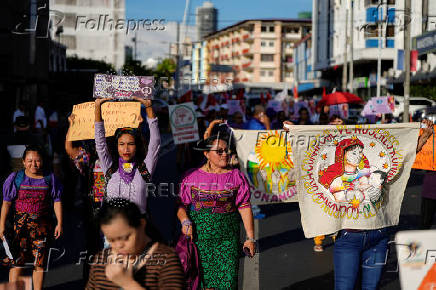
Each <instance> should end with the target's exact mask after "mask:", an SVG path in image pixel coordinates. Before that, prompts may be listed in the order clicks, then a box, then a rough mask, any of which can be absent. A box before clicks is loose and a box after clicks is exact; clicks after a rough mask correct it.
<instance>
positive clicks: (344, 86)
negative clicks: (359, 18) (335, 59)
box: [342, 4, 348, 91]
mask: <svg viewBox="0 0 436 290" xmlns="http://www.w3.org/2000/svg"><path fill="white" fill-rule="evenodd" d="M346 5H347V6H348V4H346ZM347 68H348V7H347V8H346V11H345V41H344V65H343V69H342V91H346V90H347V73H348V72H347Z"/></svg>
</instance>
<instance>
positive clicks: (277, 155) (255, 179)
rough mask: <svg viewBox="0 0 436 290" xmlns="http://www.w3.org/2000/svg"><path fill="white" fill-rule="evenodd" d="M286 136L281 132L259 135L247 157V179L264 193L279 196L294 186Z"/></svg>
mask: <svg viewBox="0 0 436 290" xmlns="http://www.w3.org/2000/svg"><path fill="white" fill-rule="evenodd" d="M286 136H287V134H286V133H285V132H283V131H270V132H264V133H259V135H258V136H257V141H256V143H255V146H254V148H253V149H252V151H251V152H250V154H249V156H248V160H247V173H248V177H249V179H250V181H251V182H252V184H253V185H254V186H255V187H257V188H259V189H261V190H262V191H263V192H265V193H269V194H279V193H281V192H285V191H288V190H289V189H290V188H291V187H293V186H295V179H294V177H293V175H292V174H293V173H292V172H293V170H294V163H293V162H292V150H291V144H290V141H288V140H287V137H286Z"/></svg>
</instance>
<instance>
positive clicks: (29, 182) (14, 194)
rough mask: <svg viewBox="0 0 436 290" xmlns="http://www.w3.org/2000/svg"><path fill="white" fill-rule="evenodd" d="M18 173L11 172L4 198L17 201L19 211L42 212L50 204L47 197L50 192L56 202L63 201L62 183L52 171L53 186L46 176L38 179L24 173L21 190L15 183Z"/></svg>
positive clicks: (5, 185)
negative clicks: (47, 181)
mask: <svg viewBox="0 0 436 290" xmlns="http://www.w3.org/2000/svg"><path fill="white" fill-rule="evenodd" d="M16 174H17V173H16V172H13V173H11V175H9V177H8V178H7V179H6V181H5V183H4V184H3V200H4V201H10V202H12V201H15V207H16V209H17V211H19V212H26V213H41V212H42V209H43V208H47V207H48V206H49V205H50V203H49V199H47V197H48V196H47V194H48V193H50V196H51V198H52V199H53V201H54V202H58V201H61V195H62V185H61V184H60V182H59V181H58V180H57V178H56V177H55V176H54V174H53V173H51V188H49V187H48V184H46V181H45V179H44V178H39V179H36V178H31V177H28V176H27V175H24V178H23V181H22V183H21V185H20V189H19V191H17V188H15V184H14V180H15V176H16Z"/></svg>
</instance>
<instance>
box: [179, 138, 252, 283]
mask: <svg viewBox="0 0 436 290" xmlns="http://www.w3.org/2000/svg"><path fill="white" fill-rule="evenodd" d="M229 139H230V138H229V135H227V134H222V132H220V133H218V134H216V135H212V136H211V137H209V138H206V139H204V140H202V141H200V142H199V143H198V144H197V149H198V150H202V151H204V156H205V157H206V159H207V162H206V163H205V164H204V165H203V166H202V167H200V168H196V169H193V170H191V171H189V172H188V173H187V174H186V175H185V177H184V179H183V181H182V184H181V189H180V206H179V209H178V212H177V216H178V218H179V220H180V222H181V224H182V232H183V233H184V234H185V235H187V236H190V237H191V238H193V240H194V242H195V244H196V245H197V247H198V249H199V254H200V263H201V268H202V270H201V271H202V272H201V273H202V280H203V285H202V287H203V288H206V289H212V288H214V289H236V288H237V285H238V265H239V255H240V247H239V224H240V218H239V216H241V217H242V221H243V223H244V227H245V231H246V234H247V240H246V241H245V242H244V246H243V249H244V252H245V253H246V254H247V255H249V256H250V257H252V256H254V254H255V242H256V241H255V240H254V226H253V213H252V211H251V206H250V186H249V183H248V181H247V179H246V178H245V176H244V175H243V174H242V173H241V171H239V170H238V169H233V170H232V169H230V167H229V157H230V153H229V145H230V144H229V143H230V142H229ZM238 213H239V214H238Z"/></svg>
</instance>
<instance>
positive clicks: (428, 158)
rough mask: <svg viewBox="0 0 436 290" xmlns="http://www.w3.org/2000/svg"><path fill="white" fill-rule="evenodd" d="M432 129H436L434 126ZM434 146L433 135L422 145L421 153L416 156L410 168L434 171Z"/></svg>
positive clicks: (435, 168)
mask: <svg viewBox="0 0 436 290" xmlns="http://www.w3.org/2000/svg"><path fill="white" fill-rule="evenodd" d="M434 128H436V126H434ZM434 145H435V144H434V134H433V135H432V136H431V137H430V138H428V140H427V143H425V144H424V146H423V147H422V149H421V151H419V152H418V154H416V159H415V163H413V167H412V168H414V169H423V170H432V171H436V164H435V161H436V158H435V151H434V149H435V147H434Z"/></svg>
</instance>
